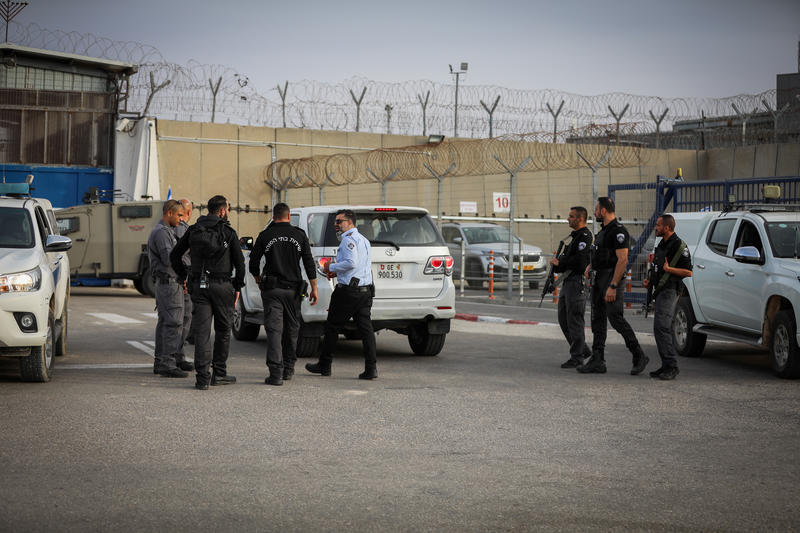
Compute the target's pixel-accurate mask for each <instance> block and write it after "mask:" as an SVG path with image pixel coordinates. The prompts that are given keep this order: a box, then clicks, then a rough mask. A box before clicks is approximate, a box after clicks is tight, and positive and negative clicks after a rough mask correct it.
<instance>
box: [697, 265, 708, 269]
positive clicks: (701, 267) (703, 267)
mask: <svg viewBox="0 0 800 533" xmlns="http://www.w3.org/2000/svg"><path fill="white" fill-rule="evenodd" d="M695 266H696V267H697V268H699V269H700V270H705V269H706V266H705V265H695Z"/></svg>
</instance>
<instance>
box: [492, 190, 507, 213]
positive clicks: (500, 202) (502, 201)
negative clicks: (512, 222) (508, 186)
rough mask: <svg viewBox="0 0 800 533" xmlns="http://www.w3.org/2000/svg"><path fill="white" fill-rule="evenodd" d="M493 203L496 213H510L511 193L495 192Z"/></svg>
mask: <svg viewBox="0 0 800 533" xmlns="http://www.w3.org/2000/svg"><path fill="white" fill-rule="evenodd" d="M492 205H493V206H494V212H495V213H508V212H509V211H510V210H511V209H510V206H511V193H507V192H493V193H492Z"/></svg>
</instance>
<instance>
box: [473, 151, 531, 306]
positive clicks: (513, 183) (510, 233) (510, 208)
mask: <svg viewBox="0 0 800 533" xmlns="http://www.w3.org/2000/svg"><path fill="white" fill-rule="evenodd" d="M494 158H495V159H496V160H497V162H498V163H500V166H502V167H503V168H504V169H506V172H508V174H509V175H510V176H511V183H510V189H509V191H510V194H509V201H508V260H507V262H506V263H507V265H508V301H509V302H511V298H512V295H513V293H514V206H515V204H514V188H515V186H516V181H517V179H516V178H517V174H518V173H519V171H520V170H522V169H523V168H525V167H526V166H528V163H530V162H531V161H533V159H532V158H531V156H528V157H526V158H525V160H524V161H523V162H522V163H520V164H519V165H517V168H515V169H514V170H511V169H510V168H508V167H507V166H506V164H505V163H503V161H502V160H501V159H500V158H499V157H497V155H496V154H494ZM461 268H462V269H464V266H463V265H462V267H461ZM519 276H520V279H521V278H522V254H520V256H519Z"/></svg>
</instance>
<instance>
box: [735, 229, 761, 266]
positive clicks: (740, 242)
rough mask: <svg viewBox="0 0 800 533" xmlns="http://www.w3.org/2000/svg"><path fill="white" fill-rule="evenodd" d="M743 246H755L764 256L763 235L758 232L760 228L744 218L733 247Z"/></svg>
mask: <svg viewBox="0 0 800 533" xmlns="http://www.w3.org/2000/svg"><path fill="white" fill-rule="evenodd" d="M742 246H755V248H756V249H757V250H758V253H760V254H761V256H762V257H763V256H764V246H763V244H761V236H760V235H759V234H758V228H756V227H755V225H754V224H753V223H752V222H750V221H747V220H742V223H741V225H740V226H739V234H738V235H737V236H736V245H735V246H734V247H733V249H734V250H736V249H737V248H741V247H742Z"/></svg>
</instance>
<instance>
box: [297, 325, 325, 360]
mask: <svg viewBox="0 0 800 533" xmlns="http://www.w3.org/2000/svg"><path fill="white" fill-rule="evenodd" d="M320 342H321V340H320V337H303V332H302V330H301V331H300V336H298V337H297V349H296V350H295V354H296V355H297V357H316V355H317V352H318V351H319V346H320Z"/></svg>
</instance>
